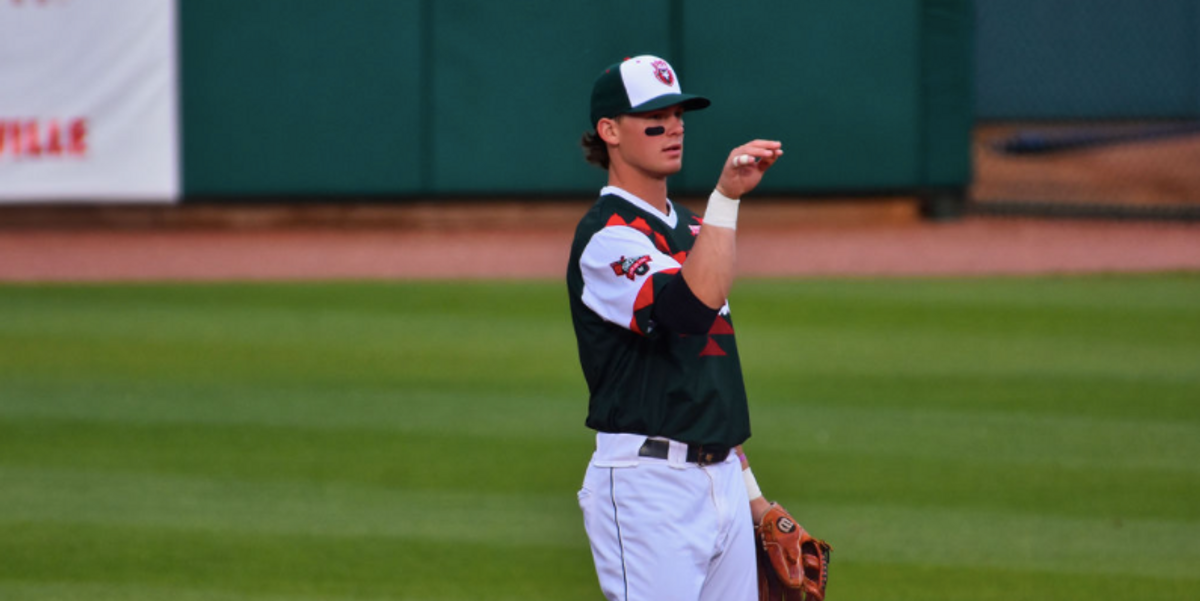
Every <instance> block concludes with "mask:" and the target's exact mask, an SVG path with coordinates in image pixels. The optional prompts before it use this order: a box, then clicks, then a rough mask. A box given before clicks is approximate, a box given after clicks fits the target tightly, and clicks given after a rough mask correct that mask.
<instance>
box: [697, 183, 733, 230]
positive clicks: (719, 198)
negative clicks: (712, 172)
mask: <svg viewBox="0 0 1200 601" xmlns="http://www.w3.org/2000/svg"><path fill="white" fill-rule="evenodd" d="M741 202H742V201H741V200H739V199H736V198H729V197H727V196H725V195H724V194H721V193H720V192H717V191H716V190H713V193H712V194H711V195H709V197H708V208H707V209H705V211H704V225H715V226H717V227H726V228H729V229H731V230H736V229H737V217H738V206H739V205H740V204H741Z"/></svg>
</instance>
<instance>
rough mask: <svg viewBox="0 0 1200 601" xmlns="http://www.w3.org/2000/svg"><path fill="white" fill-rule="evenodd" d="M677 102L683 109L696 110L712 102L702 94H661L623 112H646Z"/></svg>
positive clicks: (673, 104) (706, 106)
mask: <svg viewBox="0 0 1200 601" xmlns="http://www.w3.org/2000/svg"><path fill="white" fill-rule="evenodd" d="M677 104H678V105H682V106H683V110H685V111H696V110H700V109H702V108H708V106H709V105H710V104H712V101H710V100H709V99H707V98H705V97H703V96H696V95H695V94H663V95H662V96H656V97H654V98H651V99H650V100H647V101H646V102H643V103H641V104H639V105H637V106H635V107H630V109H629V110H628V111H625V113H626V114H628V113H648V112H650V111H657V110H658V109H665V108H667V107H669V106H675V105H677Z"/></svg>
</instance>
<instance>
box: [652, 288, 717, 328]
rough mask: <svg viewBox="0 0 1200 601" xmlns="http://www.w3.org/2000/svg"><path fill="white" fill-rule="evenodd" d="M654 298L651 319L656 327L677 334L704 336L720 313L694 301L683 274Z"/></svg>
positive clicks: (698, 300) (695, 299)
mask: <svg viewBox="0 0 1200 601" xmlns="http://www.w3.org/2000/svg"><path fill="white" fill-rule="evenodd" d="M657 296H658V298H656V299H655V300H654V309H653V314H652V317H651V318H652V319H653V320H654V322H655V323H656V324H658V325H659V326H662V327H663V328H665V329H668V330H671V331H672V332H676V333H678V334H707V333H708V330H709V329H711V328H712V324H713V322H714V321H716V319H717V313H718V312H719V311H720V309H712V308H710V307H709V306H708V305H705V304H704V303H703V302H702V301H701V300H700V299H698V298H696V295H695V294H694V293H693V292H692V289H691V288H689V287H688V285H687V280H685V279H683V275H682V274H676V275H675V277H672V278H671V281H669V282H667V283H666V284H663V287H662V289H661V290H659V292H658V295H657Z"/></svg>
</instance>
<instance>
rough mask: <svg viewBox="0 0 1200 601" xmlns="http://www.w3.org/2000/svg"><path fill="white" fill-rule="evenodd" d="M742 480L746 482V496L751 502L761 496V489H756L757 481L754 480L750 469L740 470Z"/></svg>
mask: <svg viewBox="0 0 1200 601" xmlns="http://www.w3.org/2000/svg"><path fill="white" fill-rule="evenodd" d="M742 479H743V480H745V481H746V496H748V497H750V500H751V501H753V500H755V499H757V498H759V497H761V496H763V494H762V489H760V488H758V480H755V479H754V472H752V471H750V468H746V469H744V470H742Z"/></svg>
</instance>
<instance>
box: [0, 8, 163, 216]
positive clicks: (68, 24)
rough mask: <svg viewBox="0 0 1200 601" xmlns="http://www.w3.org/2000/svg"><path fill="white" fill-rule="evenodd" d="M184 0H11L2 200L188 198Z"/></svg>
mask: <svg viewBox="0 0 1200 601" xmlns="http://www.w3.org/2000/svg"><path fill="white" fill-rule="evenodd" d="M175 10H176V8H175V0H0V203H39V202H40V203H46V202H63V201H67V202H73V203H77V202H95V203H103V202H174V201H175V200H177V199H178V198H179V188H180V184H179V180H180V176H179V172H180V167H179V140H178V137H179V134H178V130H179V127H178V102H177V98H178V92H177V87H176V82H177V77H176V50H175V48H176V44H175Z"/></svg>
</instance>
